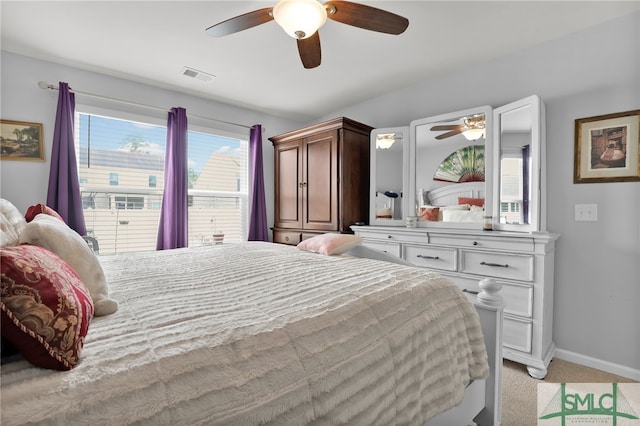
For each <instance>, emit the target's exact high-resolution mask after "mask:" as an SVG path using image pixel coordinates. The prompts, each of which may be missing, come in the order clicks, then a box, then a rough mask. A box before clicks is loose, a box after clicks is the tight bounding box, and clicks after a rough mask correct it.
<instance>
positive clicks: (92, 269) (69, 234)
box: [20, 214, 118, 316]
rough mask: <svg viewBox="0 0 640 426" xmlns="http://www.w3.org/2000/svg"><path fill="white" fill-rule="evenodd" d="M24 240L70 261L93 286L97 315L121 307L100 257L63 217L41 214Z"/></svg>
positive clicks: (25, 233)
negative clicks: (111, 291) (108, 284)
mask: <svg viewBox="0 0 640 426" xmlns="http://www.w3.org/2000/svg"><path fill="white" fill-rule="evenodd" d="M20 242H21V243H28V244H33V245H36V246H40V247H44V248H46V249H48V250H50V251H52V252H54V253H55V254H57V255H58V256H60V257H61V258H62V259H63V260H64V261H65V262H67V263H68V264H69V265H70V266H71V267H72V268H73V269H74V270H75V271H76V273H77V274H78V276H79V277H80V279H81V280H82V282H83V283H84V284H85V285H86V286H87V288H88V289H89V294H91V299H92V300H93V306H94V315H96V316H102V315H109V314H112V313H114V312H115V311H117V310H118V302H116V301H115V300H113V299H110V298H109V287H108V286H107V279H106V278H105V275H104V271H103V270H102V265H101V264H100V260H99V259H98V257H97V256H96V255H95V254H94V253H93V251H92V250H91V249H90V248H89V246H88V245H87V243H86V242H85V240H84V238H82V237H81V236H80V235H79V234H78V233H77V232H76V231H74V230H73V229H71V228H69V227H68V226H67V224H65V223H64V222H62V221H61V220H59V219H57V218H55V217H53V216H49V215H47V214H38V215H36V217H35V218H34V219H33V220H32V221H31V222H29V223H27V224H26V226H25V227H24V231H22V235H21V237H20Z"/></svg>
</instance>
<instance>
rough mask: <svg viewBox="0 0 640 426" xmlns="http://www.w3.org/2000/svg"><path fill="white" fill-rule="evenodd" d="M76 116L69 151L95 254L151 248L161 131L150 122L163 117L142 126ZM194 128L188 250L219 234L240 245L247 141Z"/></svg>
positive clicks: (163, 138) (243, 230)
mask: <svg viewBox="0 0 640 426" xmlns="http://www.w3.org/2000/svg"><path fill="white" fill-rule="evenodd" d="M87 109H89V108H87ZM80 110H81V108H80V107H78V111H79V112H77V113H76V146H77V152H78V163H79V175H80V182H81V193H82V204H83V208H84V215H85V222H86V226H87V232H88V234H89V235H92V236H94V237H95V238H96V239H98V241H99V243H100V254H101V255H102V254H113V253H122V252H133V251H148V250H155V247H156V238H157V233H158V224H159V221H160V208H161V205H162V191H163V188H164V150H165V144H166V126H164V125H160V124H158V125H156V124H153V123H152V122H153V121H157V122H158V123H164V122H166V119H163V120H154V119H153V118H149V120H148V121H149V122H146V123H145V122H141V121H140V120H137V121H132V120H129V119H123V118H122V117H125V116H124V115H123V114H122V113H118V112H113V115H112V116H111V117H108V116H106V115H97V114H91V113H87V112H80ZM101 113H102V111H101ZM116 117H120V118H116ZM125 118H130V117H125ZM136 119H139V117H136ZM197 130H198V131H192V130H190V131H189V132H188V141H189V143H188V150H189V151H188V185H189V196H188V209H189V210H188V215H189V224H188V228H189V246H198V245H208V244H214V243H215V242H219V240H220V238H221V237H220V236H218V235H219V234H224V237H223V238H224V241H225V242H239V241H244V240H245V239H246V234H247V221H248V206H247V203H248V196H247V194H248V142H247V141H246V140H243V139H242V138H239V137H228V136H223V135H216V133H218V132H216V131H215V130H212V129H206V128H197ZM214 234H216V241H214V236H213V235H214Z"/></svg>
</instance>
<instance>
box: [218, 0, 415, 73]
mask: <svg viewBox="0 0 640 426" xmlns="http://www.w3.org/2000/svg"><path fill="white" fill-rule="evenodd" d="M327 18H329V19H331V20H334V21H337V22H341V23H343V24H347V25H352V26H354V27H358V28H363V29H365V30H370V31H376V32H380V33H386V34H394V35H398V34H402V33H403V32H404V30H406V29H407V27H408V26H409V20H408V19H407V18H404V17H402V16H399V15H396V14H394V13H391V12H387V11H386V10H382V9H377V8H375V7H371V6H366V5H363V4H358V3H353V2H350V1H339V0H330V1H327V2H325V3H324V4H323V3H320V2H319V1H318V0H280V1H279V2H278V3H277V4H276V5H275V6H274V7H267V8H264V9H258V10H254V11H253V12H249V13H245V14H243V15H239V16H236V17H234V18H231V19H227V20H226V21H222V22H219V23H217V24H215V25H212V26H210V27H209V28H207V30H206V31H207V34H209V35H211V36H214V37H221V36H225V35H229V34H233V33H236V32H239V31H242V30H246V29H249V28H253V27H255V26H257V25H261V24H264V23H266V22H269V21H271V20H275V21H276V23H278V25H280V26H281V27H282V28H283V29H284V30H285V31H286V33H287V34H289V35H290V36H291V37H293V38H295V39H296V40H297V43H298V53H299V54H300V59H301V60H302V65H303V66H304V67H305V68H315V67H317V66H318V65H320V61H321V51H320V36H319V35H318V29H319V28H320V27H322V26H323V25H324V23H325V22H326V21H327Z"/></svg>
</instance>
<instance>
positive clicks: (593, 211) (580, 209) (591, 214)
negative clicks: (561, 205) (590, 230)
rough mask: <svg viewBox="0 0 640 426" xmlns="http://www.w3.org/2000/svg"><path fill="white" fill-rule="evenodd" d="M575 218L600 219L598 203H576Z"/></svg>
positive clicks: (595, 220) (584, 220) (580, 219)
mask: <svg viewBox="0 0 640 426" xmlns="http://www.w3.org/2000/svg"><path fill="white" fill-rule="evenodd" d="M575 220H576V221H577V222H597V221H598V205H597V204H576V205H575Z"/></svg>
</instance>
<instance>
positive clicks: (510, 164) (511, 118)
mask: <svg viewBox="0 0 640 426" xmlns="http://www.w3.org/2000/svg"><path fill="white" fill-rule="evenodd" d="M531 116H532V112H531V106H530V105H527V106H524V107H521V108H518V109H515V110H512V111H508V112H506V113H504V114H502V117H501V123H500V144H501V145H500V166H499V167H500V199H499V210H500V219H499V223H502V224H512V225H524V224H529V223H530V220H531V215H530V206H529V201H530V200H531V125H532V123H531Z"/></svg>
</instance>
